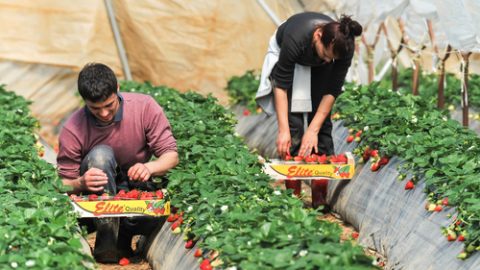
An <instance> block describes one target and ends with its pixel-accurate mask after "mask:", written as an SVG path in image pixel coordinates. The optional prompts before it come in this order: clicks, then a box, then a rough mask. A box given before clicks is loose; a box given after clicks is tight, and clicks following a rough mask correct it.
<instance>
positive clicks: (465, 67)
mask: <svg viewBox="0 0 480 270" xmlns="http://www.w3.org/2000/svg"><path fill="white" fill-rule="evenodd" d="M471 54H472V53H471V52H469V53H462V58H463V61H464V62H463V63H462V64H463V74H462V75H463V83H462V112H463V126H464V127H468V68H469V64H470V61H469V57H470V55H471Z"/></svg>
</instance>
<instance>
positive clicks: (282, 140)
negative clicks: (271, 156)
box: [277, 130, 292, 159]
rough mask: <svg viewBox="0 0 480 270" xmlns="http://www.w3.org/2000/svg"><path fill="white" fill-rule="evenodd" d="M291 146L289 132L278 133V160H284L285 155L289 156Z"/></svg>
mask: <svg viewBox="0 0 480 270" xmlns="http://www.w3.org/2000/svg"><path fill="white" fill-rule="evenodd" d="M291 145H292V138H291V136H290V130H286V131H278V136H277V152H278V155H279V156H280V158H282V159H284V158H285V156H286V155H287V154H288V155H290V146H291Z"/></svg>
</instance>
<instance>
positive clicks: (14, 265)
mask: <svg viewBox="0 0 480 270" xmlns="http://www.w3.org/2000/svg"><path fill="white" fill-rule="evenodd" d="M10 266H11V267H12V268H17V267H18V263H17V262H12V263H10Z"/></svg>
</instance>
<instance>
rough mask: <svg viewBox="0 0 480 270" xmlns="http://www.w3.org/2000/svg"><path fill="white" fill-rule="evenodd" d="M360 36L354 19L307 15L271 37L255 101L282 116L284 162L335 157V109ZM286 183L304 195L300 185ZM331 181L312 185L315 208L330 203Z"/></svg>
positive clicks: (278, 143)
mask: <svg viewBox="0 0 480 270" xmlns="http://www.w3.org/2000/svg"><path fill="white" fill-rule="evenodd" d="M361 33H362V26H361V25H360V24H359V23H358V22H356V21H354V20H352V19H351V18H350V17H349V16H342V17H341V19H340V20H339V21H335V20H333V19H332V18H330V17H328V16H326V15H324V14H321V13H316V12H305V13H300V14H296V15H293V16H292V17H290V18H289V19H288V20H287V21H285V22H284V23H283V24H282V25H280V27H279V28H278V29H277V30H276V32H275V33H274V35H273V36H272V37H271V39H270V42H269V48H268V51H267V55H266V57H265V61H264V64H263V68H262V75H261V81H260V86H259V89H258V91H257V95H256V99H257V103H258V105H259V106H260V107H262V109H263V110H264V111H265V113H267V114H268V115H272V114H274V113H275V114H276V116H277V121H278V135H277V139H276V146H277V152H278V155H279V156H280V157H281V158H285V156H286V155H287V154H288V155H291V156H296V155H299V156H308V155H310V154H312V153H316V154H327V155H332V154H334V146H333V139H332V122H331V121H330V111H331V109H332V107H333V105H334V103H335V99H336V98H337V97H338V96H339V95H340V93H341V90H342V87H343V83H344V82H345V76H346V74H347V71H348V69H349V67H350V65H351V63H352V58H353V53H354V51H355V37H356V36H359V35H361ZM304 113H308V115H307V119H306V120H307V123H304V119H303V114H304ZM292 181H295V180H292ZM286 183H287V185H292V184H294V185H295V186H296V188H297V193H298V192H299V187H300V185H301V181H296V182H290V181H286ZM327 183H328V182H327V181H326V180H315V181H312V206H313V207H315V208H316V207H318V206H319V205H325V204H326V200H325V198H326V191H327ZM287 187H288V186H287ZM290 187H291V186H290Z"/></svg>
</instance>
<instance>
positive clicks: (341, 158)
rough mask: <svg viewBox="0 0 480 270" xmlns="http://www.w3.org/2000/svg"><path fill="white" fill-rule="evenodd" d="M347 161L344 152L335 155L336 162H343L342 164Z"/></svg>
mask: <svg viewBox="0 0 480 270" xmlns="http://www.w3.org/2000/svg"><path fill="white" fill-rule="evenodd" d="M347 161H348V160H347V157H346V156H345V155H344V154H339V155H338V156H337V162H338V163H344V164H346V163H347Z"/></svg>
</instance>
